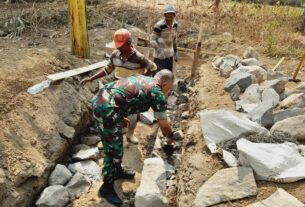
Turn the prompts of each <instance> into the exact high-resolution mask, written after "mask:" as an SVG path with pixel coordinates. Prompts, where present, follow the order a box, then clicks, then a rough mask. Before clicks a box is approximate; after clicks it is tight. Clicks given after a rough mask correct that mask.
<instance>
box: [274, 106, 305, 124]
mask: <svg viewBox="0 0 305 207" xmlns="http://www.w3.org/2000/svg"><path fill="white" fill-rule="evenodd" d="M299 115H304V108H291V109H285V110H282V111H279V112H277V113H274V114H273V117H274V123H276V122H279V121H282V120H284V119H287V118H290V117H294V116H299Z"/></svg>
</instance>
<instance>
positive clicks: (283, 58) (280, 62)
mask: <svg viewBox="0 0 305 207" xmlns="http://www.w3.org/2000/svg"><path fill="white" fill-rule="evenodd" d="M284 60H285V57H282V58H281V60H280V61H279V62H278V63H277V64H276V66H274V68H272V70H273V71H275V70H276V69H277V68H278V67H279V66H280V65H281V64H282V62H283V61H284Z"/></svg>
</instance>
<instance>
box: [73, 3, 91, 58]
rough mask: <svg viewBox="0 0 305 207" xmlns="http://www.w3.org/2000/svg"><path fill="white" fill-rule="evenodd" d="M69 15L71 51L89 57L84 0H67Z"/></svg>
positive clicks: (82, 56)
mask: <svg viewBox="0 0 305 207" xmlns="http://www.w3.org/2000/svg"><path fill="white" fill-rule="evenodd" d="M68 6H69V17H70V38H71V52H72V54H73V55H76V56H79V57H81V58H89V56H90V49H89V40H88V31H87V20H86V3H85V0H68Z"/></svg>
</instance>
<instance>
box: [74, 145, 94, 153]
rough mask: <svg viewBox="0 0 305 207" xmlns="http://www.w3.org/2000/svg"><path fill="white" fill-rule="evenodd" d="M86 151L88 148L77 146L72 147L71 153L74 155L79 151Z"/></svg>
mask: <svg viewBox="0 0 305 207" xmlns="http://www.w3.org/2000/svg"><path fill="white" fill-rule="evenodd" d="M86 149H90V146H88V145H85V144H78V145H76V146H75V147H73V149H72V153H73V154H75V153H77V152H78V151H80V150H86Z"/></svg>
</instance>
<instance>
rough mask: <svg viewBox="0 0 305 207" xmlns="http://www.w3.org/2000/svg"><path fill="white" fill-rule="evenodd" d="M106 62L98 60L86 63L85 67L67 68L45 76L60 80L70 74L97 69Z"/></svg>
mask: <svg viewBox="0 0 305 207" xmlns="http://www.w3.org/2000/svg"><path fill="white" fill-rule="evenodd" d="M107 64H108V61H107V60H104V61H102V62H98V63H95V64H92V65H88V66H85V67H81V68H76V69H73V70H68V71H65V72H60V73H55V74H51V75H48V76H47V78H48V79H49V80H51V81H57V80H61V79H65V78H68V77H71V76H75V75H79V74H82V73H86V72H88V71H92V70H96V69H99V68H103V67H106V66H107Z"/></svg>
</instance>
